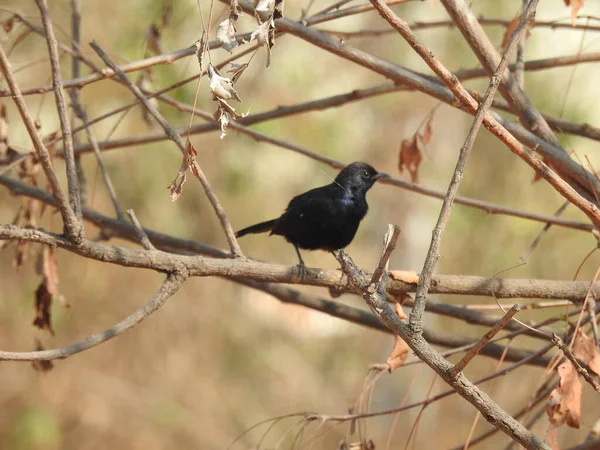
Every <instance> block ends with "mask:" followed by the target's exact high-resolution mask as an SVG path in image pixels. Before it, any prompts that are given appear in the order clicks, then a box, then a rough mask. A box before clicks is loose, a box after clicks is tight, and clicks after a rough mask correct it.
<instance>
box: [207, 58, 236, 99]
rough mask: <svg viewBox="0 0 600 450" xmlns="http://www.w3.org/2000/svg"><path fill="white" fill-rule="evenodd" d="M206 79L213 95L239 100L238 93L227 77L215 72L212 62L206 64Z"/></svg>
mask: <svg viewBox="0 0 600 450" xmlns="http://www.w3.org/2000/svg"><path fill="white" fill-rule="evenodd" d="M208 79H209V82H210V83H209V85H210V90H211V91H212V93H213V94H214V96H215V97H218V98H222V99H223V100H231V99H235V100H237V101H238V102H241V101H242V100H241V99H240V97H239V95H238V93H237V92H236V90H235V89H234V88H233V83H232V81H231V80H230V79H229V78H225V77H222V76H221V75H219V72H217V69H215V67H214V66H213V65H212V64H209V65H208Z"/></svg>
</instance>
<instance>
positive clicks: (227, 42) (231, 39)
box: [217, 18, 238, 53]
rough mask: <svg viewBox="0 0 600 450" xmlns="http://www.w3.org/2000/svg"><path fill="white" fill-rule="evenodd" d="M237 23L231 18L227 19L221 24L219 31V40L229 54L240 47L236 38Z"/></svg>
mask: <svg viewBox="0 0 600 450" xmlns="http://www.w3.org/2000/svg"><path fill="white" fill-rule="evenodd" d="M235 33H236V29H235V21H234V20H233V19H231V18H229V19H225V20H224V21H223V22H221V23H220V24H219V28H218V29H217V39H218V40H219V42H221V44H223V49H225V50H227V51H228V52H229V53H231V52H232V51H233V49H234V48H236V47H237V46H238V41H237V39H236V38H235Z"/></svg>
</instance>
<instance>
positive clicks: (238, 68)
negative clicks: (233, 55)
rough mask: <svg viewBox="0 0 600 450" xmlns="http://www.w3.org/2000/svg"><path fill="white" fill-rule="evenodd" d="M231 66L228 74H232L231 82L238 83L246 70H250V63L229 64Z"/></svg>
mask: <svg viewBox="0 0 600 450" xmlns="http://www.w3.org/2000/svg"><path fill="white" fill-rule="evenodd" d="M229 65H230V66H231V67H230V69H229V70H228V71H227V73H231V74H232V75H231V82H232V83H234V84H235V83H236V82H237V80H238V79H239V78H240V77H241V76H242V74H243V73H244V70H246V69H247V68H248V63H243V64H238V63H234V62H232V63H229Z"/></svg>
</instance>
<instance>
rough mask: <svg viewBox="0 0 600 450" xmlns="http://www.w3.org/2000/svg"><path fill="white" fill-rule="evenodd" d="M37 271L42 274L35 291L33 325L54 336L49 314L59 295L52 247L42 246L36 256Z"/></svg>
mask: <svg viewBox="0 0 600 450" xmlns="http://www.w3.org/2000/svg"><path fill="white" fill-rule="evenodd" d="M37 273H38V274H40V275H42V281H41V282H40V285H39V286H38V288H37V290H36V291H35V317H34V319H33V325H35V326H36V327H38V328H40V329H42V330H44V329H46V330H48V331H49V332H50V334H51V335H53V336H54V328H53V327H52V315H51V308H52V302H53V300H55V299H60V298H61V295H60V293H59V291H58V263H57V261H56V251H55V249H54V248H53V247H49V246H44V247H43V248H42V251H41V252H40V254H39V257H38V262H37ZM61 301H62V300H61Z"/></svg>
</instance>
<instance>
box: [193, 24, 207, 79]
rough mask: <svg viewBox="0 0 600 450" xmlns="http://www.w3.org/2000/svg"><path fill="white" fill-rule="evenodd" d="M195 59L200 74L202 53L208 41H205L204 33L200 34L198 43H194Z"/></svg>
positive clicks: (202, 67) (201, 70)
mask: <svg viewBox="0 0 600 450" xmlns="http://www.w3.org/2000/svg"><path fill="white" fill-rule="evenodd" d="M194 45H195V46H196V58H198V65H199V66H200V72H203V71H204V52H205V51H206V49H207V48H208V40H207V39H206V32H205V31H203V32H202V37H201V38H200V40H199V41H196V42H195V44H194Z"/></svg>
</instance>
